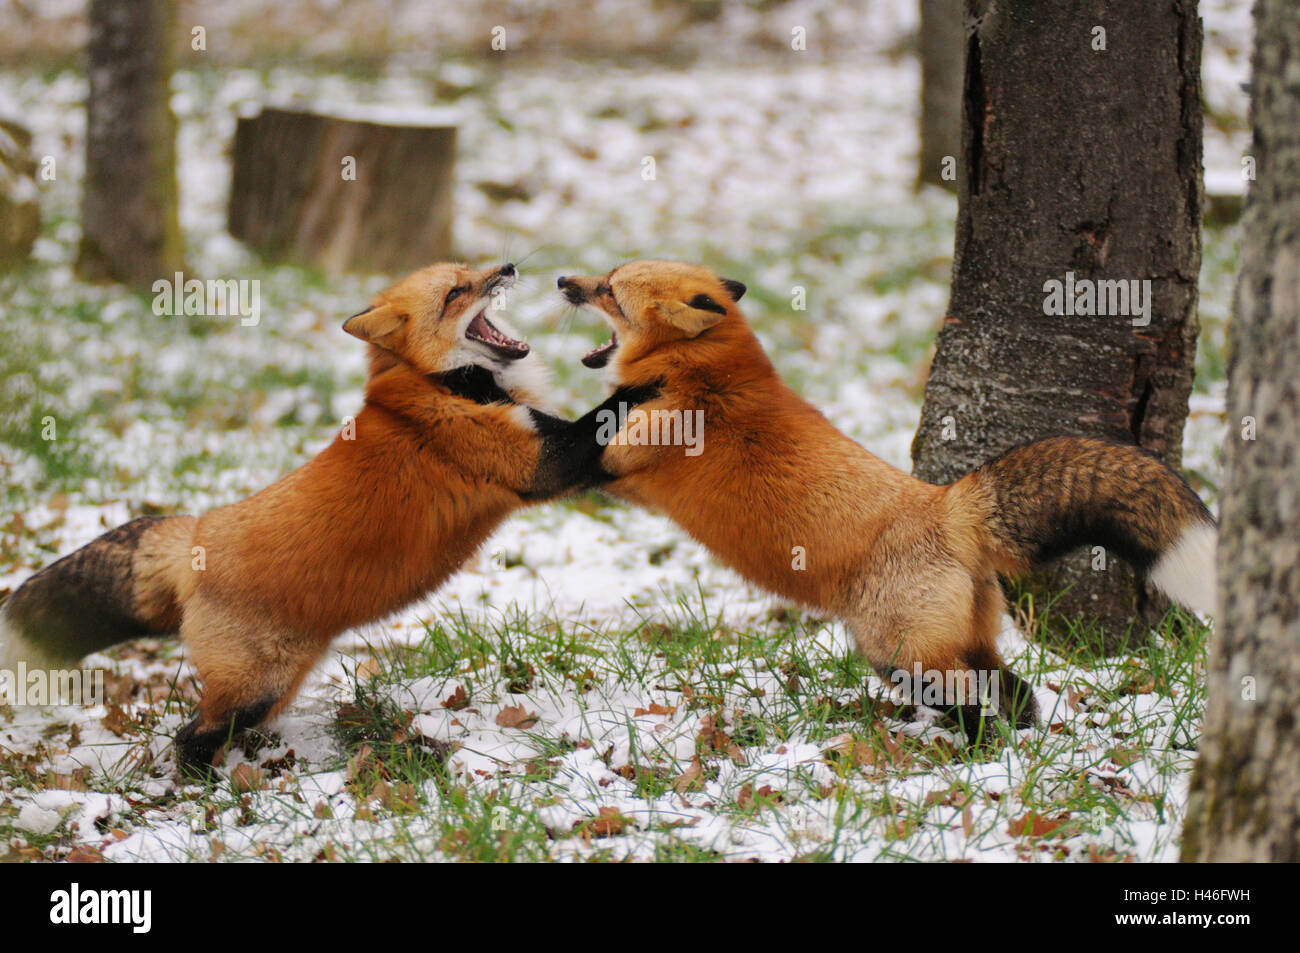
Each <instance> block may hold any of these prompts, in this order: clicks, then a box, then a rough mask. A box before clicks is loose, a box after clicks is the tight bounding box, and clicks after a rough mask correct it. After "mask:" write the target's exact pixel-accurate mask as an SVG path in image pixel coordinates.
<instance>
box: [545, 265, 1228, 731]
mask: <svg viewBox="0 0 1300 953" xmlns="http://www.w3.org/2000/svg"><path fill="white" fill-rule="evenodd" d="M559 287H560V290H561V291H562V292H563V294H564V296H565V297H566V298H567V299H568V300H569V301H570V302H571V303H573V304H576V305H580V306H585V307H588V308H591V309H594V310H596V311H598V312H599V313H600V314H601V315H602V316H603V317H604V319H605V320H606V321H607V323H608V324H609V325H610V327H611V328H612V329H613V331H614V338H613V339H612V341H611V342H610V344H608V345H605V346H604V347H602V348H597V349H596V350H595V351H594V352H592V354H589V355H588V356H587V357H586V358H584V363H586V364H588V366H607V373H608V374H609V375H610V379H611V380H612V382H613V383H615V384H617V385H621V386H627V385H638V384H649V383H653V384H654V385H655V386H656V387H657V388H658V390H659V392H660V395H661V396H660V397H659V398H658V399H656V400H653V401H650V402H648V403H646V404H644V405H642V406H641V408H640V412H642V413H645V414H649V415H653V413H654V412H655V411H657V410H660V411H662V410H679V411H694V410H702V411H703V413H704V418H703V419H704V430H703V436H704V441H703V449H702V452H700V453H699V454H698V455H696V456H692V455H688V454H686V453H683V451H682V448H681V447H674V446H664V445H662V444H661V445H652V444H645V443H643V444H641V445H633V444H630V443H628V442H627V440H628V431H629V430H630V429H631V428H630V427H628V428H625V430H624V432H623V433H621V434H620V435H619V436H618V437H616V438H615V439H614V441H613V442H612V443H611V445H609V446H607V447H606V449H605V451H604V455H603V457H602V466H603V468H604V469H605V470H606V471H608V472H609V473H611V474H613V475H614V476H615V477H616V479H615V480H614V481H613V482H610V483H608V484H606V486H605V489H606V490H607V491H608V492H610V493H612V494H614V495H616V496H619V497H622V498H624V499H627V500H630V501H632V502H635V503H638V504H640V505H642V506H646V507H649V508H651V509H654V510H657V511H660V512H662V513H664V514H666V515H667V516H669V517H670V518H672V519H673V520H674V521H675V522H677V523H678V524H679V525H680V526H682V527H683V528H684V529H686V530H687V531H688V532H689V533H690V534H691V535H692V536H694V537H695V538H696V539H697V540H699V541H700V542H701V543H702V544H703V545H704V546H705V547H706V548H708V550H709V551H710V552H712V553H713V554H714V555H715V556H716V557H717V558H718V559H719V560H721V561H722V562H723V563H725V564H726V565H728V566H730V567H731V568H732V569H734V570H735V571H736V572H738V573H740V575H742V576H744V577H745V578H747V579H749V580H751V581H752V582H754V583H756V584H757V585H759V586H762V587H763V588H765V589H767V590H770V591H772V592H774V593H778V594H780V595H782V596H784V597H786V598H789V599H792V600H795V601H797V602H799V603H802V604H804V605H807V606H811V607H815V608H816V609H818V610H821V611H823V612H828V613H832V614H834V615H835V616H837V617H838V618H839V619H841V620H842V621H843V622H844V623H845V624H846V626H847V627H848V629H849V630H850V631H851V632H852V634H853V637H854V639H855V640H856V643H857V646H858V648H859V650H860V651H861V652H862V654H863V655H864V656H865V657H866V658H867V659H868V660H869V661H870V662H871V663H872V664H873V666H874V667H875V668H877V670H878V671H880V672H881V673H882V675H884V676H885V677H887V678H888V677H889V674H890V673H891V672H896V671H898V670H903V671H913V670H914V666H915V665H916V664H917V663H919V664H920V665H921V667H922V669H924V670H926V671H938V672H971V671H974V670H984V671H988V672H996V673H997V678H998V679H1000V682H1001V688H1002V697H1001V698H1000V699H999V704H1000V705H1001V707H1002V709H1003V710H1004V711H1005V712H1006V713H1007V714H1009V715H1011V716H1012V717H1013V718H1014V719H1015V720H1016V721H1017V723H1019V724H1022V725H1025V724H1029V723H1032V721H1033V718H1034V713H1035V705H1034V701H1033V698H1032V693H1031V692H1030V691H1029V689H1028V687H1027V686H1025V685H1024V684H1023V683H1021V682H1020V681H1019V680H1018V679H1017V678H1016V677H1015V676H1014V674H1012V673H1011V672H1010V671H1009V670H1008V669H1007V668H1006V667H1005V665H1004V664H1003V662H1002V659H1001V658H1000V657H999V655H998V651H997V647H996V637H997V635H998V632H999V629H1000V626H1001V619H1002V615H1003V611H1004V604H1003V595H1002V590H1001V587H1000V585H999V583H998V578H997V576H998V574H999V573H1005V574H1016V573H1020V572H1023V571H1025V570H1027V569H1028V568H1030V567H1031V566H1033V565H1035V564H1036V563H1038V562H1040V561H1041V560H1042V559H1045V558H1051V557H1052V556H1053V555H1057V554H1059V553H1060V552H1064V551H1066V550H1068V549H1070V548H1072V547H1073V546H1075V545H1081V544H1083V543H1085V542H1089V541H1091V540H1090V533H1092V534H1095V535H1098V536H1100V537H1102V538H1101V539H1100V540H1098V541H1101V542H1105V543H1107V544H1109V545H1112V546H1114V547H1115V549H1116V550H1117V551H1118V552H1120V553H1121V554H1123V555H1125V556H1126V558H1128V559H1129V560H1130V561H1131V562H1134V563H1135V565H1137V567H1138V568H1139V570H1149V571H1150V573H1151V577H1152V579H1153V581H1155V582H1156V583H1157V584H1158V585H1161V586H1162V587H1163V588H1164V589H1165V590H1166V591H1167V592H1168V593H1169V594H1170V595H1171V596H1173V597H1174V598H1175V599H1178V600H1180V601H1182V602H1183V603H1184V604H1192V605H1195V606H1197V607H1198V608H1205V609H1207V610H1211V611H1212V609H1213V606H1212V602H1208V603H1207V602H1206V601H1205V600H1204V597H1203V593H1204V592H1205V587H1206V586H1208V587H1209V590H1210V591H1211V592H1212V591H1213V579H1214V576H1213V572H1214V567H1213V562H1212V557H1213V533H1214V529H1213V521H1212V519H1211V518H1210V516H1209V514H1208V512H1207V511H1206V510H1205V507H1204V505H1203V504H1202V503H1201V501H1200V500H1199V498H1197V496H1196V495H1195V493H1194V492H1192V490H1191V489H1190V488H1189V487H1188V486H1187V485H1186V483H1185V482H1184V481H1183V480H1182V478H1181V477H1180V476H1178V474H1176V473H1174V472H1173V471H1172V470H1170V469H1169V468H1168V467H1167V466H1166V465H1165V464H1164V463H1162V462H1160V461H1159V460H1157V459H1155V458H1154V457H1152V456H1150V455H1149V454H1146V453H1145V452H1144V451H1140V450H1138V449H1137V448H1133V447H1127V446H1123V445H1118V444H1112V443H1109V442H1106V441H1100V440H1089V439H1086V438H1075V437H1060V438H1054V439H1048V440H1044V441H1039V442H1037V443H1032V444H1028V445H1025V446H1023V447H1020V448H1016V449H1014V450H1012V451H1009V452H1008V453H1007V454H1005V455H1004V456H1003V457H1001V458H999V459H997V460H995V461H992V462H991V463H989V464H986V465H985V466H984V467H981V468H980V469H978V470H976V471H974V472H972V473H971V474H969V475H967V476H966V477H964V478H962V479H961V480H958V481H957V482H956V483H954V484H952V485H950V486H934V485H931V484H928V483H924V482H922V481H920V480H918V479H915V478H914V477H912V476H910V475H909V474H907V473H905V472H903V471H901V470H899V469H897V468H895V467H893V466H890V465H889V464H887V463H885V462H884V461H882V460H880V459H878V458H877V457H875V456H873V455H872V454H871V453H869V452H867V450H865V449H864V448H863V447H862V446H860V445H859V444H857V443H855V442H854V441H853V440H851V439H849V438H848V437H846V436H845V435H844V434H842V433H840V432H839V431H838V430H837V429H836V428H835V427H834V426H833V425H832V424H831V423H830V422H829V421H828V420H827V419H826V418H825V417H823V416H822V414H821V413H820V412H819V411H818V410H817V409H816V408H814V407H813V406H812V405H811V404H809V403H808V402H806V401H804V400H803V399H802V398H800V397H799V396H798V395H797V394H795V393H794V392H793V391H792V390H791V389H790V388H789V387H787V386H786V385H785V384H784V383H783V382H782V381H781V379H780V378H779V377H778V376H777V374H776V371H775V370H774V369H773V367H772V364H771V362H770V361H769V360H768V358H767V356H766V355H765V354H764V352H763V349H762V347H761V346H760V344H759V342H758V340H757V338H755V336H754V334H753V333H752V331H751V330H750V329H749V327H748V325H747V324H746V322H745V319H744V317H743V316H742V315H741V313H740V311H739V309H738V307H737V304H736V302H737V301H738V300H739V298H740V296H741V295H742V294H743V293H744V290H745V288H744V285H742V284H740V283H739V282H734V281H727V280H725V279H721V278H719V277H718V276H717V275H715V274H714V273H713V272H711V271H709V270H708V269H706V268H702V267H698V266H694V265H689V264H684V263H679V262H664V261H636V262H631V263H628V264H625V265H622V266H621V267H618V268H615V269H614V270H613V271H612V272H610V273H609V274H607V275H602V276H584V277H566V278H561V279H560V280H559ZM1097 477H1104V478H1103V479H1096V478H1097ZM1062 534H1064V535H1062ZM1206 534H1208V540H1209V542H1208V549H1207V541H1206V540H1207V537H1206ZM1112 537H1114V538H1112ZM948 701H950V702H952V701H955V699H951V698H950V699H948ZM976 707H978V706H976ZM961 714H963V716H968V715H971V714H972V712H971V711H965V712H962V713H961ZM967 730H968V731H969V730H971V729H970V726H969V725H968V728H967Z"/></svg>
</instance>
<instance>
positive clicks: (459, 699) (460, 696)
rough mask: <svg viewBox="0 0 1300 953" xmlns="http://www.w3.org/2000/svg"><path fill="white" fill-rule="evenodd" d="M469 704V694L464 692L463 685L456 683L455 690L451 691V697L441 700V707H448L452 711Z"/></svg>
mask: <svg viewBox="0 0 1300 953" xmlns="http://www.w3.org/2000/svg"><path fill="white" fill-rule="evenodd" d="M468 706H469V695H468V694H466V692H465V686H464V685H457V686H456V690H455V691H454V692H452V693H451V697H450V698H447V699H446V700H444V701H443V703H442V707H443V708H449V709H451V710H452V711H460V710H461V709H462V708H466V707H468Z"/></svg>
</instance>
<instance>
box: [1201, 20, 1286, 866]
mask: <svg viewBox="0 0 1300 953" xmlns="http://www.w3.org/2000/svg"><path fill="white" fill-rule="evenodd" d="M1252 97H1253V98H1252V107H1251V108H1252V114H1253V115H1252V121H1253V124H1254V142H1253V144H1252V146H1251V151H1250V157H1251V158H1252V159H1253V160H1254V162H1255V168H1256V175H1257V178H1256V181H1255V183H1254V185H1253V186H1252V187H1251V190H1250V195H1249V197H1248V199H1247V203H1246V212H1245V217H1244V223H1243V226H1242V241H1241V276H1240V279H1239V281H1238V283H1237V300H1236V304H1235V308H1234V310H1235V314H1234V316H1233V321H1232V325H1231V328H1230V345H1229V350H1230V352H1231V359H1230V363H1229V367H1228V420H1229V421H1230V424H1229V427H1230V429H1229V432H1228V443H1227V461H1228V465H1227V474H1226V479H1225V484H1224V496H1223V512H1222V519H1221V527H1222V528H1221V530H1220V536H1219V561H1220V566H1221V567H1222V568H1221V572H1220V581H1219V605H1220V606H1221V607H1222V608H1221V609H1220V615H1219V618H1218V620H1217V622H1216V626H1215V632H1214V638H1213V640H1212V643H1211V649H1210V663H1209V668H1210V672H1209V678H1208V687H1209V708H1208V710H1207V712H1206V715H1205V733H1204V736H1203V737H1202V739H1201V754H1200V760H1199V761H1198V762H1197V765H1196V773H1195V776H1194V778H1193V781H1192V796H1191V801H1190V804H1189V806H1188V812H1187V823H1186V826H1185V829H1184V835H1183V859H1184V860H1192V861H1256V862H1258V861H1283V862H1291V863H1294V862H1296V861H1300V723H1298V722H1297V714H1296V713H1297V712H1298V711H1300V381H1298V380H1297V368H1300V6H1297V5H1296V3H1295V0H1259V2H1257V3H1256V4H1255V60H1254V80H1253V83H1252Z"/></svg>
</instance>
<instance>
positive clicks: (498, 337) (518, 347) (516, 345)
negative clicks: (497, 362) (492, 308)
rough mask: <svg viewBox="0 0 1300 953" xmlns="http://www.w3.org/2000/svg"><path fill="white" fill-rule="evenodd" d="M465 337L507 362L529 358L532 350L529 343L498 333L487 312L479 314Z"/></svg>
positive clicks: (470, 324)
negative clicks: (483, 345) (480, 344)
mask: <svg viewBox="0 0 1300 953" xmlns="http://www.w3.org/2000/svg"><path fill="white" fill-rule="evenodd" d="M465 337H467V338H469V339H470V340H471V341H478V342H480V343H482V344H486V345H487V346H488V347H490V348H491V349H492V350H493V351H494V352H495V353H496V354H498V355H500V356H501V357H503V358H505V359H506V360H507V361H517V360H519V359H520V358H523V357H527V356H528V352H529V350H530V348H529V346H528V342H527V341H516V340H515V339H514V338H511V337H506V336H505V335H504V334H502V333H501V332H500V331H498V330H497V329H496V328H495V327H494V326H493V324H492V322H491V321H489V320H488V319H487V314H486V313H485V312H479V313H478V314H476V315H475V316H474V320H473V321H471V322H470V323H469V327H467V328H466V329H465Z"/></svg>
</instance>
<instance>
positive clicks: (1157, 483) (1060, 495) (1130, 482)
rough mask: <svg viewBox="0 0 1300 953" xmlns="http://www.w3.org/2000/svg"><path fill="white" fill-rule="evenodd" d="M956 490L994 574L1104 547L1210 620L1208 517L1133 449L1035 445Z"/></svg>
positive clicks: (1104, 443) (1152, 459)
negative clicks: (975, 516) (973, 513)
mask: <svg viewBox="0 0 1300 953" xmlns="http://www.w3.org/2000/svg"><path fill="white" fill-rule="evenodd" d="M958 488H961V489H962V490H963V491H964V492H963V496H965V498H966V499H968V500H969V501H970V503H971V505H973V506H974V507H975V508H976V509H977V511H978V513H979V516H980V517H981V518H980V519H979V520H978V522H980V523H982V525H983V527H984V530H985V538H984V540H983V542H984V546H985V549H986V552H987V553H988V554H989V556H990V557H991V559H992V561H993V563H994V568H995V569H996V570H997V571H998V572H1002V573H1005V574H1009V575H1016V574H1019V573H1023V572H1027V571H1029V570H1032V569H1035V568H1037V567H1039V566H1042V565H1043V564H1045V563H1047V562H1048V561H1050V560H1052V559H1054V558H1056V557H1058V556H1062V555H1064V554H1066V553H1068V552H1070V551H1071V550H1073V549H1076V548H1078V547H1081V546H1085V545H1092V546H1103V547H1105V548H1106V550H1107V552H1108V553H1115V554H1118V555H1119V556H1120V557H1121V558H1122V559H1124V560H1125V561H1126V562H1127V563H1129V565H1131V566H1132V567H1133V569H1134V571H1135V572H1136V573H1137V575H1138V577H1139V579H1145V580H1149V581H1150V582H1152V583H1153V584H1154V585H1155V587H1156V588H1157V589H1159V590H1160V591H1161V592H1163V593H1164V594H1165V595H1167V596H1168V597H1169V598H1170V599H1172V600H1173V601H1174V602H1176V603H1178V604H1180V605H1183V606H1186V607H1187V608H1189V609H1193V610H1195V611H1197V612H1203V613H1206V614H1207V615H1211V616H1213V615H1215V614H1216V610H1217V605H1216V566H1215V546H1216V543H1217V541H1218V528H1217V526H1216V525H1215V522H1214V517H1213V516H1211V515H1210V511H1209V510H1207V509H1206V508H1205V504H1204V503H1202V502H1201V499H1200V497H1198V496H1197V495H1196V492H1195V491H1194V490H1193V489H1192V488H1191V487H1190V486H1188V485H1187V481H1186V480H1184V479H1183V478H1182V477H1181V476H1180V475H1179V474H1178V473H1176V472H1175V471H1174V470H1173V469H1171V468H1170V467H1169V466H1168V465H1167V464H1166V463H1164V461H1162V460H1160V459H1159V458H1158V457H1156V456H1155V455H1154V454H1152V453H1149V452H1148V451H1146V450H1143V449H1142V448H1140V447H1136V446H1132V445H1129V444H1121V443H1115V442H1112V441H1109V440H1099V439H1094V438H1088V437H1051V438H1048V439H1046V440H1036V441H1034V442H1032V443H1027V444H1022V445H1021V446H1018V447H1013V448H1012V449H1010V450H1008V451H1007V452H1006V453H1004V454H1002V455H1001V456H999V457H997V458H995V459H993V460H990V461H989V462H988V463H986V464H984V465H983V466H981V467H980V468H979V469H977V470H974V471H972V472H971V473H970V474H968V475H967V476H965V477H963V478H962V479H961V480H959V481H958V482H957V484H954V487H953V489H958Z"/></svg>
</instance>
